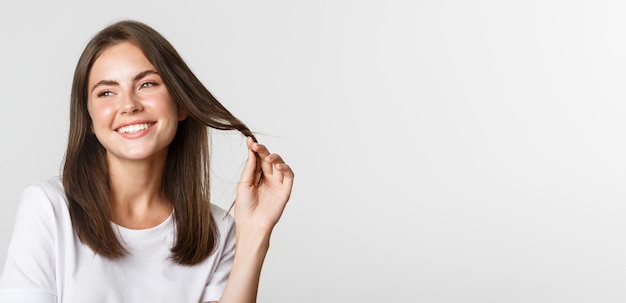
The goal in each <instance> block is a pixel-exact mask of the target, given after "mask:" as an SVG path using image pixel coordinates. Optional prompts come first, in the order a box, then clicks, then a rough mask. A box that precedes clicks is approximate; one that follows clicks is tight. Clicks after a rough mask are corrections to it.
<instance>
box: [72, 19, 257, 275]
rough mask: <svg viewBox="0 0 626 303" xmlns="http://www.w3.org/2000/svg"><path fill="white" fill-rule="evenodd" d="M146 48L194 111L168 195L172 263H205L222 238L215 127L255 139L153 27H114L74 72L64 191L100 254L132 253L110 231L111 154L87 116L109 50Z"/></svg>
mask: <svg viewBox="0 0 626 303" xmlns="http://www.w3.org/2000/svg"><path fill="white" fill-rule="evenodd" d="M124 41H127V42H130V43H132V44H134V45H135V46H137V47H139V48H140V49H141V50H142V52H143V54H144V55H145V56H146V58H147V59H148V60H149V61H150V62H151V63H152V65H154V67H155V68H156V70H157V72H158V73H159V75H160V76H161V78H162V79H163V82H164V84H165V86H166V87H167V89H168V91H169V93H170V95H171V97H172V100H174V102H175V103H176V105H177V106H178V108H181V109H183V110H184V111H185V112H186V113H187V118H186V119H185V120H183V121H181V122H179V124H178V130H177V132H176V135H175V137H174V139H173V140H172V142H171V143H170V145H169V150H168V153H167V159H166V164H165V170H164V172H163V178H162V180H163V181H162V184H161V190H162V192H163V194H164V195H165V197H167V198H168V199H170V201H171V202H172V204H173V207H174V209H175V211H174V220H175V224H176V227H175V228H176V238H175V242H174V245H173V247H172V248H171V258H172V259H173V260H174V261H175V262H177V263H179V264H183V265H194V264H198V263H200V262H202V261H203V260H205V259H206V258H207V257H208V256H210V255H211V254H212V252H213V251H214V249H215V246H216V243H217V238H218V237H219V234H218V231H217V228H216V223H215V221H214V220H213V218H212V215H211V211H210V188H209V138H208V128H207V127H210V128H214V129H219V130H237V131H239V132H241V133H242V134H243V135H245V136H250V137H252V138H253V139H254V140H255V141H256V139H255V137H254V135H253V133H252V131H251V130H250V129H249V128H248V127H247V126H246V125H245V124H244V123H242V122H241V121H240V120H239V119H237V118H236V117H235V116H233V115H232V114H231V113H230V112H229V111H228V110H227V109H226V108H225V107H224V106H223V105H222V104H221V103H220V102H218V100H217V99H216V98H215V97H214V96H213V95H212V94H211V93H210V92H209V91H208V89H207V88H206V87H205V86H204V85H203V84H202V83H201V82H200V80H199V79H198V78H197V77H196V76H195V75H194V74H193V72H192V71H191V69H190V68H189V67H188V66H187V64H186V63H185V62H184V61H183V59H182V58H181V56H180V55H179V54H178V52H177V51H176V50H175V49H174V47H173V46H172V45H171V44H170V43H169V42H168V41H167V40H166V39H165V38H164V37H163V36H162V35H161V34H159V33H158V32H157V31H156V30H154V29H153V28H151V27H150V26H148V25H146V24H144V23H141V22H137V21H132V20H124V21H119V22H116V23H113V24H111V25H109V26H107V27H105V28H104V29H102V30H101V31H99V32H98V33H97V34H96V35H95V36H94V37H93V38H92V39H91V40H90V41H89V43H88V44H87V45H86V46H85V48H84V50H83V52H82V54H81V56H80V58H79V60H78V63H77V65H76V69H75V72H74V79H73V83H72V90H71V103H70V128H69V129H70V131H69V138H68V143H67V151H66V153H65V159H64V166H63V186H64V188H65V194H66V196H67V198H68V202H69V212H70V216H71V219H72V225H73V227H74V230H75V232H76V233H77V235H78V237H79V239H80V240H81V241H82V242H83V243H85V244H86V245H88V246H89V247H91V249H93V251H94V252H96V253H98V254H100V255H102V256H105V257H108V258H113V259H115V258H120V257H123V256H125V255H126V254H128V252H127V251H126V249H125V248H124V247H123V246H122V244H121V243H120V241H119V239H118V238H117V237H116V235H115V233H114V231H113V227H112V226H111V224H110V222H111V204H110V200H111V198H110V182H109V173H108V168H107V163H106V159H105V154H106V151H105V149H104V147H103V146H102V145H101V144H100V143H99V142H98V140H97V139H96V136H95V134H93V133H92V132H91V126H92V121H91V118H90V116H89V112H88V111H87V96H88V92H87V88H88V87H87V86H88V82H89V73H90V71H91V68H92V66H93V64H94V62H95V61H96V59H97V58H98V57H99V56H100V54H102V52H103V51H104V50H106V49H107V48H108V47H111V46H113V45H116V44H118V43H120V42H124Z"/></svg>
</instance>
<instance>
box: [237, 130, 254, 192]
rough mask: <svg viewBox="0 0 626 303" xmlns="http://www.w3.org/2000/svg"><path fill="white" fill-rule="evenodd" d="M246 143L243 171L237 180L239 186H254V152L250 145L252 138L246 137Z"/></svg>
mask: <svg viewBox="0 0 626 303" xmlns="http://www.w3.org/2000/svg"><path fill="white" fill-rule="evenodd" d="M246 143H247V144H248V159H247V160H246V165H245V166H244V167H243V171H242V173H241V178H240V180H239V185H240V186H246V187H248V186H254V185H255V183H254V181H255V176H254V174H255V170H256V160H257V159H256V158H257V157H256V153H255V152H253V151H252V149H251V147H252V144H253V143H254V141H252V138H250V137H248V138H247V139H246Z"/></svg>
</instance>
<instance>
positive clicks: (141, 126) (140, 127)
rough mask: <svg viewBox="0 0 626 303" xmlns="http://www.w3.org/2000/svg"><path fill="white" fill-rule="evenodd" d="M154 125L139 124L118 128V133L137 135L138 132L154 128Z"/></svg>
mask: <svg viewBox="0 0 626 303" xmlns="http://www.w3.org/2000/svg"><path fill="white" fill-rule="evenodd" d="M152 124H154V123H139V124H133V125H127V126H123V127H120V128H118V129H117V131H118V132H120V133H123V134H132V133H136V132H138V131H142V130H144V129H147V128H149V127H150V126H152Z"/></svg>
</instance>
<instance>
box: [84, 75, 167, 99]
mask: <svg viewBox="0 0 626 303" xmlns="http://www.w3.org/2000/svg"><path fill="white" fill-rule="evenodd" d="M150 74H156V75H158V74H159V73H158V72H157V71H155V70H152V69H149V70H144V71H142V72H140V73H138V74H137V75H135V77H133V82H135V81H139V80H140V79H141V78H143V77H145V76H147V75H150ZM101 85H119V83H118V82H117V81H115V80H100V81H98V83H96V84H94V86H93V87H92V88H91V92H92V93H93V91H94V90H96V88H97V87H98V86H101Z"/></svg>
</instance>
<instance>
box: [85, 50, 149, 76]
mask: <svg viewBox="0 0 626 303" xmlns="http://www.w3.org/2000/svg"><path fill="white" fill-rule="evenodd" d="M145 70H155V67H154V66H153V65H152V63H150V60H148V58H146V56H145V55H144V53H143V51H141V49H140V48H139V47H137V46H136V45H135V44H133V43H130V42H126V41H124V42H120V43H117V44H115V45H112V46H109V47H107V48H106V49H104V50H103V51H102V53H101V54H100V55H99V56H98V57H97V58H96V60H95V61H94V63H93V66H92V67H91V70H90V72H89V83H90V85H91V84H92V83H95V82H97V81H100V80H103V79H106V80H118V81H123V80H126V78H128V77H130V78H132V77H133V76H135V75H136V74H137V73H138V72H142V71H145Z"/></svg>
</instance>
